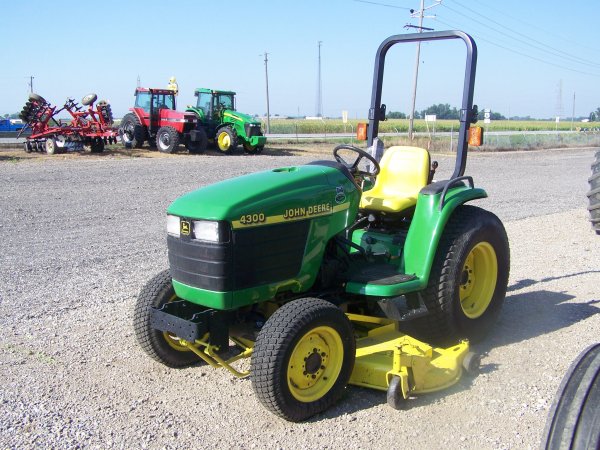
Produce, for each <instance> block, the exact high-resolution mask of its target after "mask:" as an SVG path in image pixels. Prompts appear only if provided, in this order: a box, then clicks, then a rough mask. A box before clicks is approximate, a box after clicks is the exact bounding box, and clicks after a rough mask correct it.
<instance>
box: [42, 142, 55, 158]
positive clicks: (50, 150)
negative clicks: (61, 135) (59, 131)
mask: <svg viewBox="0 0 600 450" xmlns="http://www.w3.org/2000/svg"><path fill="white" fill-rule="evenodd" d="M44 145H45V148H46V153H47V154H49V155H54V153H56V139H54V138H48V139H46V142H45V144H44Z"/></svg>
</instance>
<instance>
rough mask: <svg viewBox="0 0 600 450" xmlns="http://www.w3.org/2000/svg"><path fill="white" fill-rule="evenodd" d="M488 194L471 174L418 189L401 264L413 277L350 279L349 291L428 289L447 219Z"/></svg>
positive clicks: (393, 292)
mask: <svg viewBox="0 0 600 450" xmlns="http://www.w3.org/2000/svg"><path fill="white" fill-rule="evenodd" d="M464 179H467V180H468V181H469V186H466V185H465V184H464V183H463V182H462V180H464ZM485 197H487V193H486V192H485V191H484V190H483V189H480V188H475V187H473V179H472V178H471V177H459V178H453V179H451V180H444V181H438V182H436V183H432V184H430V185H428V186H425V187H424V188H423V189H422V190H421V192H419V196H418V199H417V206H416V208H415V212H414V215H413V219H412V222H411V225H410V228H409V230H408V234H407V236H406V241H405V243H404V248H403V251H402V262H401V264H400V268H402V267H403V268H404V270H403V273H405V274H407V275H414V277H412V278H411V279H410V280H407V281H402V282H400V283H398V284H393V285H389V284H388V285H384V284H381V285H379V284H374V283H373V284H371V283H366V284H365V283H362V282H353V281H350V282H349V283H347V284H346V292H350V293H353V294H362V295H371V296H380V297H394V296H397V295H401V294H406V293H409V292H414V291H420V290H423V289H425V288H426V287H427V284H428V283H429V275H430V273H431V266H432V265H433V259H434V258H435V254H436V252H437V248H438V245H439V242H440V238H441V236H442V234H443V233H444V228H445V227H446V224H447V223H448V220H449V219H450V217H451V216H452V214H453V213H454V211H455V210H456V208H457V207H459V206H460V205H462V204H464V203H466V202H468V201H470V200H475V199H478V198H485Z"/></svg>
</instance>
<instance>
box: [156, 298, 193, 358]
mask: <svg viewBox="0 0 600 450" xmlns="http://www.w3.org/2000/svg"><path fill="white" fill-rule="evenodd" d="M176 299H177V296H176V295H173V296H172V297H171V298H170V299H169V300H168V301H167V303H171V302H172V301H175V300H176ZM163 338H164V339H165V341H166V343H167V344H169V347H171V348H172V349H173V350H177V351H178V352H189V351H191V350H190V349H189V348H187V347H185V346H183V345H181V344H180V343H179V338H178V337H177V336H175V335H174V334H171V333H169V332H168V331H163Z"/></svg>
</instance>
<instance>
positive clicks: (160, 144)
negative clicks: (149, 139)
mask: <svg viewBox="0 0 600 450" xmlns="http://www.w3.org/2000/svg"><path fill="white" fill-rule="evenodd" d="M178 146H179V133H177V130H175V128H173V127H160V128H159V129H158V133H156V147H157V148H158V151H159V152H161V153H173V151H174V150H175V149H176V148H177V147H178Z"/></svg>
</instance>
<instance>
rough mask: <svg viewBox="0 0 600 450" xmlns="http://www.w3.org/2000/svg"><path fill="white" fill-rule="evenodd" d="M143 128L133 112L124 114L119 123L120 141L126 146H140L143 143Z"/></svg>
mask: <svg viewBox="0 0 600 450" xmlns="http://www.w3.org/2000/svg"><path fill="white" fill-rule="evenodd" d="M145 134H146V132H145V130H144V127H143V126H142V123H141V122H140V120H139V119H138V118H137V116H136V115H135V114H133V113H128V114H125V116H124V117H123V120H121V125H119V136H120V137H121V142H122V143H123V145H124V146H125V147H127V148H142V146H143V145H144V137H145Z"/></svg>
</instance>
